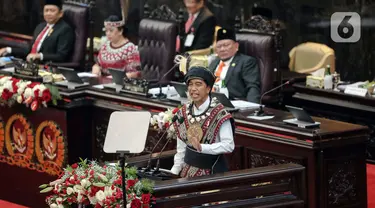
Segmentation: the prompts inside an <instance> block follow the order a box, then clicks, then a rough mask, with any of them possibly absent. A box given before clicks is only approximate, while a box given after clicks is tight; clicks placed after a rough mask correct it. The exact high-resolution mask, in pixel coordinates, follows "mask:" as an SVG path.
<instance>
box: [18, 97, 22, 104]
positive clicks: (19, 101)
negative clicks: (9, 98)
mask: <svg viewBox="0 0 375 208" xmlns="http://www.w3.org/2000/svg"><path fill="white" fill-rule="evenodd" d="M17 103H19V104H21V103H22V97H21V96H20V95H19V96H17Z"/></svg>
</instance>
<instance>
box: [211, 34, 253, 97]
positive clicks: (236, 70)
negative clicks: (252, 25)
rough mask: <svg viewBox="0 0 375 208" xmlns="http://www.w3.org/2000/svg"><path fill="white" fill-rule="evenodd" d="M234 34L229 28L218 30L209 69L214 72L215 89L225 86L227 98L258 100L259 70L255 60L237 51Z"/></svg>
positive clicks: (237, 45) (237, 46)
mask: <svg viewBox="0 0 375 208" xmlns="http://www.w3.org/2000/svg"><path fill="white" fill-rule="evenodd" d="M238 48H239V44H238V42H237V41H236V34H235V32H234V31H233V30H231V29H226V28H222V29H220V30H218V33H217V42H216V51H215V52H216V53H217V58H216V59H215V60H213V61H212V62H211V64H210V66H209V69H210V70H211V71H212V72H213V73H214V74H215V76H216V80H215V84H214V88H215V89H219V90H220V88H226V90H225V91H228V92H229V99H232V100H233V99H241V100H246V101H249V102H253V103H259V101H260V72H259V67H258V63H257V60H256V59H255V58H254V57H251V56H247V55H244V54H241V53H239V52H238Z"/></svg>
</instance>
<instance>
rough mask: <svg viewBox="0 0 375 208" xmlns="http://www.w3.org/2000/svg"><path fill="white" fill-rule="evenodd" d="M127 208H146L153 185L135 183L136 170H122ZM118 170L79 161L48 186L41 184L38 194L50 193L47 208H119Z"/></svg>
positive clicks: (120, 203) (144, 181)
mask: <svg viewBox="0 0 375 208" xmlns="http://www.w3.org/2000/svg"><path fill="white" fill-rule="evenodd" d="M125 172H126V179H125V180H126V193H127V203H128V204H127V208H149V207H150V203H151V193H152V190H153V186H154V184H153V182H151V181H150V180H147V179H142V180H139V179H138V177H137V169H136V168H126V169H125ZM121 185H122V177H121V169H120V167H119V166H117V165H114V166H112V165H105V166H100V165H99V164H98V163H96V162H94V161H92V162H87V161H86V160H85V161H81V162H80V163H78V164H77V163H76V164H73V165H72V166H68V167H67V168H66V169H65V172H64V173H63V174H62V175H61V176H60V177H59V178H58V179H57V180H56V181H53V182H51V183H49V184H44V185H41V186H40V188H42V189H43V190H42V191H41V193H47V192H52V193H53V194H52V195H50V196H48V197H47V198H46V203H47V204H48V206H49V207H50V208H60V207H61V208H63V207H70V206H71V205H73V204H83V205H93V206H94V208H102V207H109V208H120V207H121V206H122V204H123V200H122V186H121Z"/></svg>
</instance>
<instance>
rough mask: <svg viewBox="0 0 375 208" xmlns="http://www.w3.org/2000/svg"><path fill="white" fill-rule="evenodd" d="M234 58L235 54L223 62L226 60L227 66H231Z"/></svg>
mask: <svg viewBox="0 0 375 208" xmlns="http://www.w3.org/2000/svg"><path fill="white" fill-rule="evenodd" d="M233 58H234V56H232V58H230V59H228V60H227V61H222V62H224V64H225V66H229V64H230V63H232V61H233Z"/></svg>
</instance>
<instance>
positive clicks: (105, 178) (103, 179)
mask: <svg viewBox="0 0 375 208" xmlns="http://www.w3.org/2000/svg"><path fill="white" fill-rule="evenodd" d="M98 177H99V178H100V179H101V180H102V181H104V182H108V179H107V177H105V176H104V175H102V174H100V173H98Z"/></svg>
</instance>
